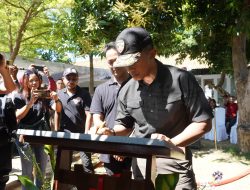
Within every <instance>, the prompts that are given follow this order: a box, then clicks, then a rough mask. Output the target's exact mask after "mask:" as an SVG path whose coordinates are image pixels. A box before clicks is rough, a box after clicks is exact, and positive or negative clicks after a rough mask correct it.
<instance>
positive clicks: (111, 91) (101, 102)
mask: <svg viewBox="0 0 250 190" xmlns="http://www.w3.org/2000/svg"><path fill="white" fill-rule="evenodd" d="M104 53H105V55H106V60H107V64H108V66H109V68H110V71H111V73H112V75H113V77H112V78H111V79H110V80H108V81H107V82H105V83H103V84H101V85H99V86H98V87H97V88H96V90H95V93H94V96H93V99H92V103H91V107H90V112H91V114H93V122H94V126H95V127H97V128H98V127H99V126H101V125H102V124H103V122H104V121H105V125H106V126H107V127H108V128H109V129H113V127H114V122H115V117H116V113H117V104H116V99H117V94H118V92H119V90H120V88H121V87H122V86H123V85H124V84H125V83H126V82H127V81H128V80H129V79H130V76H129V74H128V72H127V70H126V69H125V68H114V67H113V63H114V62H115V60H116V58H117V57H118V52H117V49H116V46H115V43H114V42H110V43H108V44H107V45H106V47H105V50H104ZM117 158H118V157H117ZM119 159H121V161H117V160H116V159H115V158H114V157H113V156H110V155H103V154H101V156H100V160H101V161H102V162H104V167H105V169H106V172H107V174H108V175H113V174H116V173H121V172H122V171H123V170H129V169H130V166H131V158H125V159H124V160H123V158H122V157H119ZM119 159H118V160H119Z"/></svg>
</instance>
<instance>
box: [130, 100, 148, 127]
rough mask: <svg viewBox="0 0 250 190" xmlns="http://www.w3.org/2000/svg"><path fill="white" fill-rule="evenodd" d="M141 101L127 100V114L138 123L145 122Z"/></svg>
mask: <svg viewBox="0 0 250 190" xmlns="http://www.w3.org/2000/svg"><path fill="white" fill-rule="evenodd" d="M142 108H143V101H142V100H141V99H134V100H129V101H128V102H127V108H126V109H127V112H128V113H129V114H130V115H131V116H132V117H133V118H134V119H135V120H136V121H137V122H138V123H143V122H145V115H144V110H143V109H142Z"/></svg>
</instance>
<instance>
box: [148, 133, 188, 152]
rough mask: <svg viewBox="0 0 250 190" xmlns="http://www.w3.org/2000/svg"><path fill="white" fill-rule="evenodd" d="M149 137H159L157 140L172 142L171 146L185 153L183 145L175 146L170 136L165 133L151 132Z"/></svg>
mask: <svg viewBox="0 0 250 190" xmlns="http://www.w3.org/2000/svg"><path fill="white" fill-rule="evenodd" d="M151 139H159V140H163V141H166V142H168V143H170V144H172V145H173V146H175V147H177V148H178V149H180V151H182V152H183V153H185V147H179V146H176V145H175V144H174V143H173V142H172V141H171V139H170V138H168V137H167V136H166V135H163V134H160V133H153V134H151Z"/></svg>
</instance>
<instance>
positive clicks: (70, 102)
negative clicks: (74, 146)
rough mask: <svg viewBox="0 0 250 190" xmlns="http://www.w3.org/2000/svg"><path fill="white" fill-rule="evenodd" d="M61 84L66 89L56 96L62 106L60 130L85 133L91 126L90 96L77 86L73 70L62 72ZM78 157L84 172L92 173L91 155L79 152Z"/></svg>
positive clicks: (76, 78) (74, 70)
mask: <svg viewBox="0 0 250 190" xmlns="http://www.w3.org/2000/svg"><path fill="white" fill-rule="evenodd" d="M63 82H64V84H65V86H66V87H65V88H63V89H62V90H59V91H58V96H59V98H60V100H61V102H62V106H63V107H62V112H61V122H60V130H61V131H67V132H73V133H87V132H88V130H89V128H90V127H91V124H92V117H91V114H90V111H89V109H90V104H91V97H90V94H89V92H87V91H85V90H83V89H81V88H80V87H79V86H78V85H77V84H78V72H77V71H76V69H74V68H67V69H65V70H64V73H63ZM66 152H68V151H65V153H64V154H65V155H64V156H65V157H66ZM80 157H81V159H82V162H83V167H84V171H85V172H89V173H92V172H93V166H92V163H91V154H90V153H84V152H80ZM66 159H67V158H65V160H64V161H65V162H67V161H66ZM69 162H70V161H69ZM69 162H68V163H69ZM69 167H70V166H69Z"/></svg>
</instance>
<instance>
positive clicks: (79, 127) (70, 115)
mask: <svg viewBox="0 0 250 190" xmlns="http://www.w3.org/2000/svg"><path fill="white" fill-rule="evenodd" d="M58 97H59V98H60V100H61V102H62V106H63V107H62V115H61V127H60V129H61V130H64V129H67V130H69V131H71V132H75V133H84V128H85V121H86V114H85V111H89V109H90V104H91V96H90V94H89V92H88V91H86V90H84V89H81V88H80V87H79V86H77V88H76V93H75V94H74V95H72V96H69V95H68V94H67V91H66V88H64V89H62V90H60V91H59V92H58Z"/></svg>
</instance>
